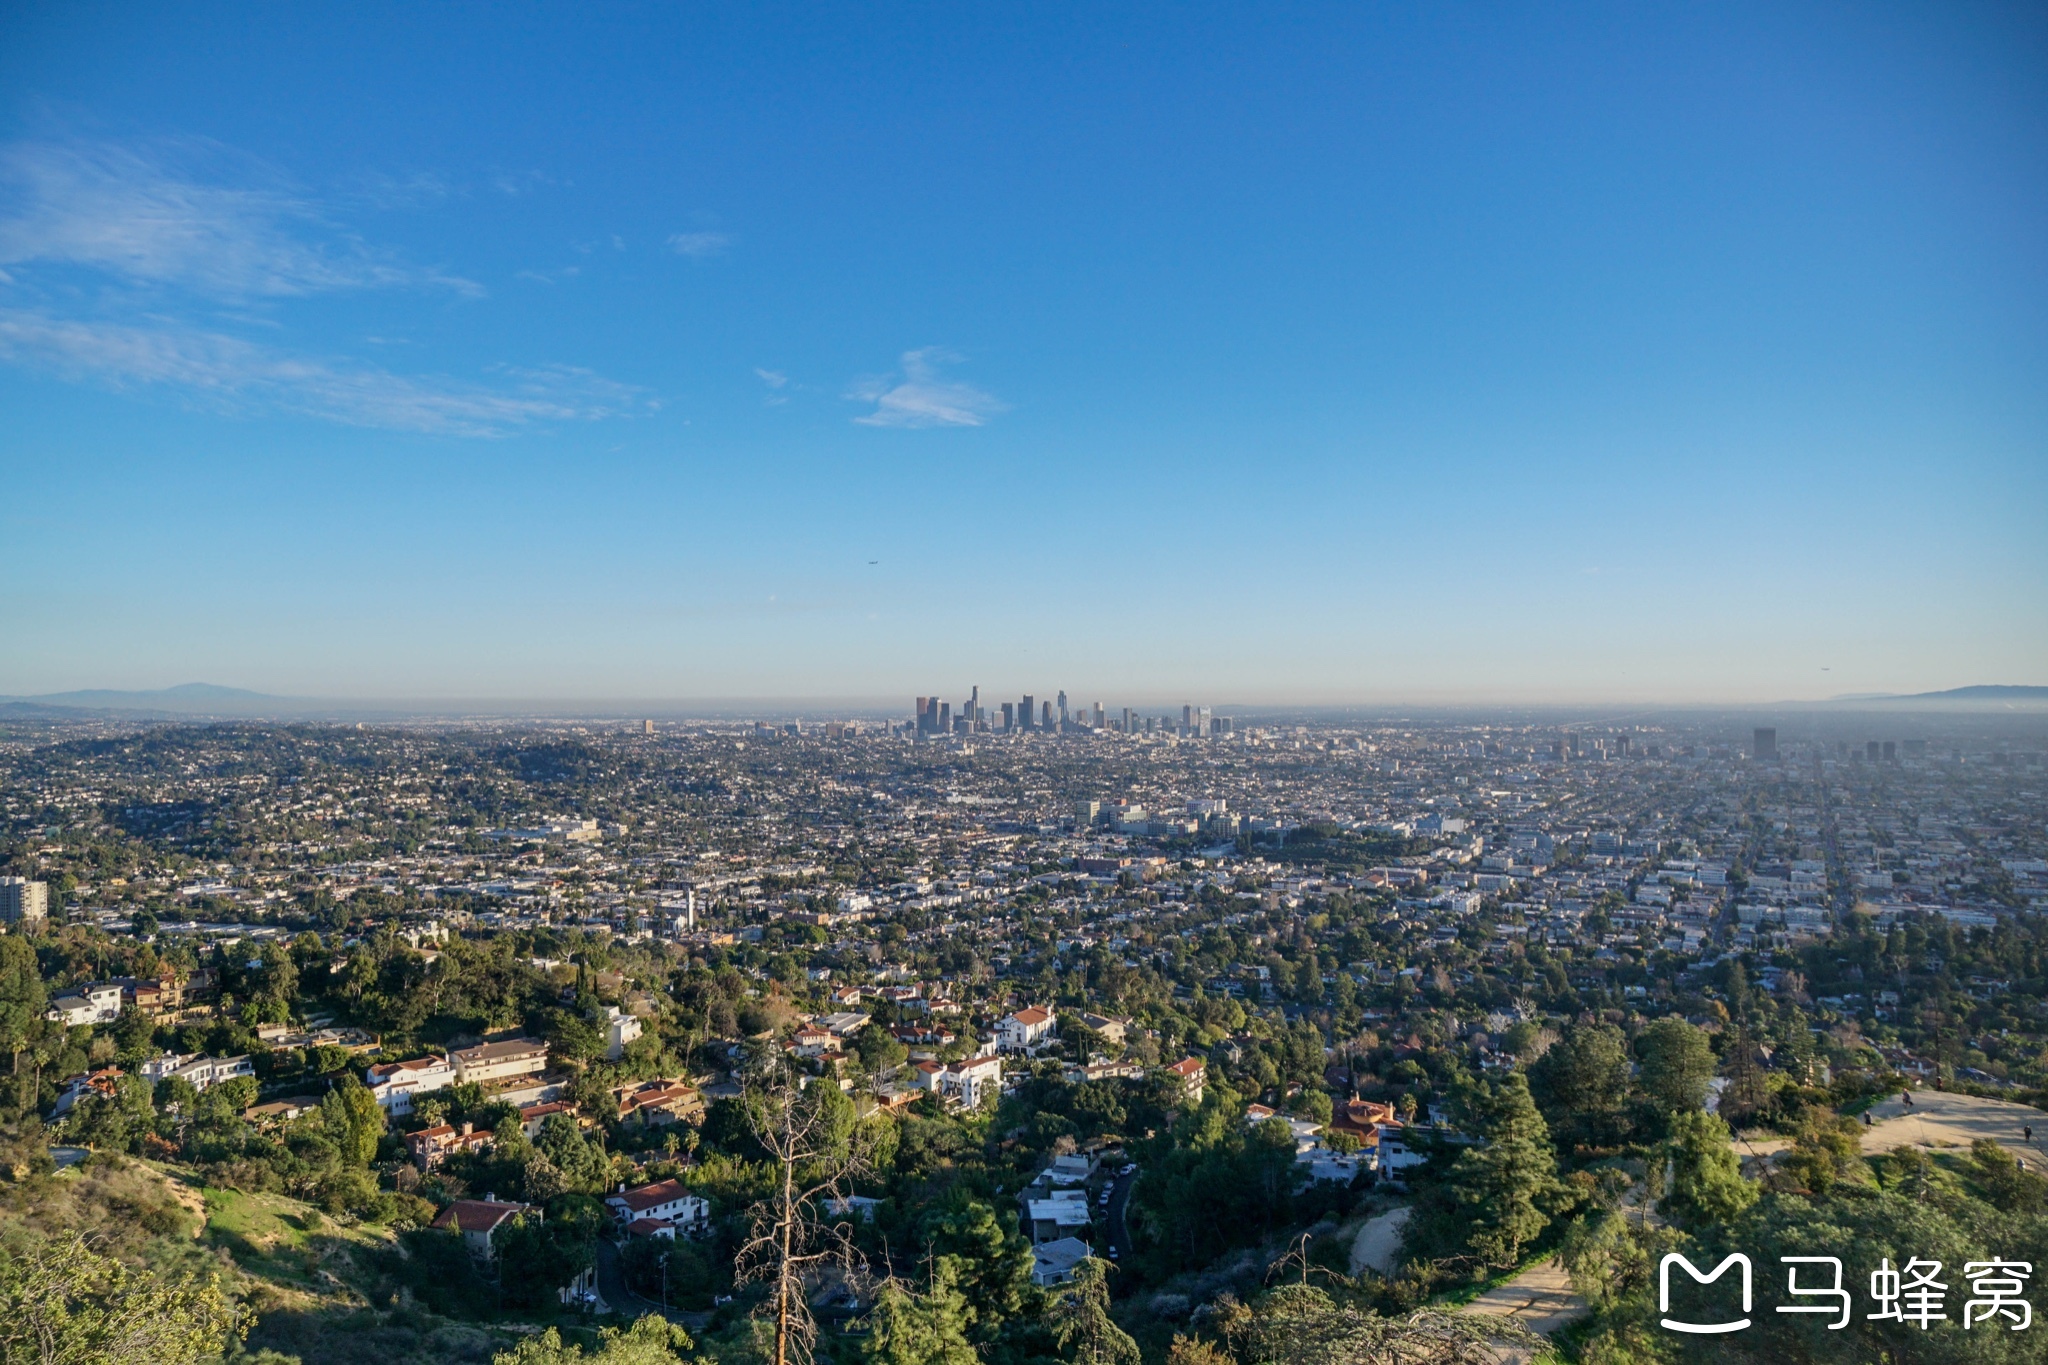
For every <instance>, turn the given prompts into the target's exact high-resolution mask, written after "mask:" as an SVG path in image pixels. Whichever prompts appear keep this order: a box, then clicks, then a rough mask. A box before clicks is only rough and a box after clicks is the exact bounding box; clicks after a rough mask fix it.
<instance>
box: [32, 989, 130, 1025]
mask: <svg viewBox="0 0 2048 1365" xmlns="http://www.w3.org/2000/svg"><path fill="white" fill-rule="evenodd" d="M43 1017H44V1018H45V1019H51V1020H54V1021H56V1022H57V1023H60V1024H62V1025H64V1027H66V1028H81V1027H83V1026H85V1025H87V1024H111V1023H113V1022H114V1021H115V1020H116V1019H119V1018H120V1017H121V987H120V985H119V984H118V983H116V982H96V983H91V984H87V985H83V986H73V987H71V988H70V989H69V990H63V991H59V992H57V994H55V995H53V996H51V997H50V1007H49V1009H47V1010H46V1011H44V1013H43Z"/></svg>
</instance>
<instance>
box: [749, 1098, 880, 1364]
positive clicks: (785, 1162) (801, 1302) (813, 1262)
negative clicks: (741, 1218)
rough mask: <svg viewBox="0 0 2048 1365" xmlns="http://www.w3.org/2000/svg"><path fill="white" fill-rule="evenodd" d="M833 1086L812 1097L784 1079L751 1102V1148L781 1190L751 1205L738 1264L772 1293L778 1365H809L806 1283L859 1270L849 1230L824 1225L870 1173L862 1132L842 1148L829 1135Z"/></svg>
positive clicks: (813, 1338)
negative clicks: (828, 1093)
mask: <svg viewBox="0 0 2048 1365" xmlns="http://www.w3.org/2000/svg"><path fill="white" fill-rule="evenodd" d="M831 1084H832V1082H831V1081H829V1080H826V1081H820V1082H818V1083H817V1085H816V1086H814V1087H813V1089H815V1090H818V1091H819V1092H820V1093H819V1094H812V1093H809V1092H806V1091H805V1090H803V1089H801V1088H799V1087H798V1085H797V1084H796V1082H795V1080H793V1079H792V1078H790V1077H789V1076H788V1075H787V1074H781V1075H777V1076H775V1077H774V1078H773V1079H772V1080H770V1081H769V1082H768V1083H767V1084H766V1085H764V1086H762V1087H761V1088H760V1089H758V1090H757V1091H755V1092H754V1093H753V1094H750V1095H749V1096H748V1097H747V1116H748V1121H749V1124H750V1126H751V1127H752V1129H753V1133H754V1140H755V1141H756V1142H759V1143H760V1144H761V1146H762V1148H763V1149H765V1150H766V1151H767V1153H768V1156H769V1159H770V1160H771V1161H772V1162H773V1163H774V1165H775V1168H776V1172H775V1179H776V1185H775V1191H774V1193H773V1194H771V1195H770V1196H769V1197H768V1198H766V1199H763V1200H761V1201H760V1202H759V1203H757V1204H755V1205H754V1211H753V1213H754V1218H753V1226H752V1229H751V1234H750V1236H749V1237H748V1239H747V1242H746V1244H745V1245H744V1246H742V1247H741V1248H740V1252H739V1257H738V1261H737V1263H738V1267H739V1276H740V1279H741V1280H751V1281H760V1282H762V1283H765V1284H767V1285H768V1286H769V1293H768V1298H767V1301H766V1302H765V1303H764V1305H763V1308H764V1309H765V1311H766V1313H767V1314H768V1315H770V1316H772V1318H773V1320H774V1323H775V1365H811V1358H812V1351H813V1348H814V1347H815V1346H816V1344H817V1339H818V1324H817V1320H816V1319H815V1318H814V1317H812V1315H811V1305H810V1300H809V1299H808V1298H807V1297H806V1295H805V1292H804V1282H805V1279H806V1277H807V1276H808V1275H809V1274H810V1273H811V1272H812V1271H814V1270H816V1269H820V1268H822V1267H824V1266H827V1265H838V1266H841V1267H843V1268H845V1269H846V1271H847V1272H848V1273H849V1274H850V1273H852V1272H853V1271H854V1270H855V1269H856V1268H857V1266H858V1264H859V1253H858V1252H857V1251H856V1250H855V1249H854V1245H853V1239H852V1237H851V1235H850V1234H849V1232H848V1230H847V1227H846V1225H845V1224H844V1223H835V1222H832V1221H830V1220H828V1218H827V1217H826V1212H827V1210H826V1207H825V1206H826V1205H827V1204H828V1203H829V1202H830V1201H832V1200H835V1199H842V1200H843V1199H844V1198H845V1197H846V1195H847V1194H848V1193H849V1182H850V1181H851V1179H852V1177H853V1176H855V1175H858V1174H859V1173H860V1172H861V1171H862V1170H864V1169H866V1165H867V1161H866V1152H865V1150H864V1146H865V1144H864V1143H863V1141H862V1137H861V1134H860V1130H859V1128H858V1127H857V1126H856V1127H855V1129H854V1130H853V1132H852V1133H850V1134H849V1135H848V1136H847V1138H846V1140H845V1141H844V1142H841V1141H839V1140H838V1139H837V1137H836V1135H835V1134H833V1133H832V1131H831V1128H832V1120H833V1117H834V1115H833V1112H832V1109H831V1108H828V1107H827V1103H826V1102H824V1101H823V1098H822V1088H823V1087H824V1086H828V1085H831ZM836 1093H837V1092H836V1091H835V1092H834V1094H836Z"/></svg>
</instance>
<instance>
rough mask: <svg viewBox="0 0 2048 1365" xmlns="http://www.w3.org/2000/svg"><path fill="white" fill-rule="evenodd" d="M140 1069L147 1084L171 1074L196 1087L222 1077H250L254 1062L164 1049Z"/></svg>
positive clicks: (204, 1087) (217, 1081) (205, 1087)
mask: <svg viewBox="0 0 2048 1365" xmlns="http://www.w3.org/2000/svg"><path fill="white" fill-rule="evenodd" d="M140 1070H141V1074H142V1078H143V1079H144V1080H146V1081H148V1082H149V1083H150V1084H151V1085H155V1084H156V1083H157V1082H159V1081H166V1080H171V1079H173V1078H175V1079H177V1080H181V1081H185V1082H187V1083H188V1084H190V1085H191V1087H192V1088H193V1089H194V1090H199V1091H205V1090H208V1089H211V1088H212V1087H213V1086H216V1085H219V1084H220V1083H221V1082H222V1081H232V1080H235V1079H237V1078H239V1077H243V1076H247V1077H249V1078H250V1079H252V1080H253V1079H255V1076H256V1067H255V1064H254V1063H252V1062H251V1061H250V1060H249V1059H248V1058H247V1057H204V1056H201V1055H199V1054H198V1053H188V1054H186V1055H185V1056H182V1057H181V1056H179V1055H178V1054H177V1053H175V1052H166V1053H165V1054H163V1056H161V1057H152V1058H150V1059H149V1060H148V1061H146V1062H144V1063H143V1064H142V1066H141V1068H140Z"/></svg>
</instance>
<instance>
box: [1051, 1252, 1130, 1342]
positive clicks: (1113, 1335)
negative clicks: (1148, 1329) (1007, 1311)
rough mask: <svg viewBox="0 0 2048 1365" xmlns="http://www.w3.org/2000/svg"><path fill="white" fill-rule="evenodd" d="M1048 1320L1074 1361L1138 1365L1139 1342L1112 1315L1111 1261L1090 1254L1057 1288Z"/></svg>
mask: <svg viewBox="0 0 2048 1365" xmlns="http://www.w3.org/2000/svg"><path fill="white" fill-rule="evenodd" d="M1054 1294H1055V1296H1054V1298H1053V1301H1052V1306H1051V1308H1050V1310H1049V1311H1048V1312H1047V1313H1046V1324H1047V1325H1048V1326H1049V1327H1051V1328H1052V1335H1053V1340H1055V1341H1057V1342H1058V1343H1059V1346H1060V1350H1061V1351H1062V1352H1064V1353H1065V1356H1066V1359H1067V1360H1068V1361H1070V1362H1072V1365H1139V1354H1138V1343H1137V1342H1135V1341H1133V1340H1131V1338H1130V1334H1129V1333H1127V1332H1125V1331H1124V1329H1123V1328H1121V1327H1119V1326H1117V1325H1116V1321H1115V1319H1113V1318H1111V1317H1110V1315H1109V1265H1108V1263H1107V1262H1105V1261H1100V1260H1097V1259H1096V1258H1095V1257H1093V1256H1090V1257H1088V1258H1087V1259H1085V1260H1083V1261H1082V1262H1081V1263H1080V1264H1079V1265H1077V1266H1075V1267H1074V1278H1073V1279H1072V1280H1070V1281H1068V1282H1067V1283H1066V1284H1065V1285H1063V1286H1061V1287H1060V1288H1059V1289H1058V1290H1056V1291H1054Z"/></svg>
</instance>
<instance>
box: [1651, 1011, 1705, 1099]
mask: <svg viewBox="0 0 2048 1365" xmlns="http://www.w3.org/2000/svg"><path fill="white" fill-rule="evenodd" d="M1636 1055H1637V1056H1638V1057H1639V1058H1641V1059H1642V1075H1641V1085H1642V1089H1643V1093H1644V1094H1645V1095H1646V1096H1648V1097H1649V1100H1650V1102H1651V1103H1652V1104H1653V1105H1655V1106H1656V1108H1657V1110H1658V1112H1659V1113H1662V1114H1676V1113H1680V1112H1684V1111H1690V1110H1697V1109H1702V1108H1704V1107H1705V1105H1706V1102H1707V1083H1708V1082H1709V1081H1711V1080H1713V1079H1714V1049H1713V1048H1712V1047H1710V1046H1708V1044H1707V1035H1706V1034H1704V1033H1702V1032H1701V1031H1700V1030H1699V1029H1697V1028H1694V1027H1693V1026H1692V1025H1691V1024H1688V1023H1687V1022H1686V1021H1685V1020H1683V1019H1680V1018H1678V1017H1677V1016H1676V1015H1670V1016H1667V1017H1665V1018H1663V1019H1659V1020H1657V1022H1655V1023H1654V1024H1651V1025H1650V1026H1649V1027H1648V1028H1646V1029H1644V1030H1643V1031H1642V1034H1641V1036H1639V1037H1638V1038H1637V1039H1636Z"/></svg>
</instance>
